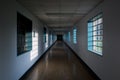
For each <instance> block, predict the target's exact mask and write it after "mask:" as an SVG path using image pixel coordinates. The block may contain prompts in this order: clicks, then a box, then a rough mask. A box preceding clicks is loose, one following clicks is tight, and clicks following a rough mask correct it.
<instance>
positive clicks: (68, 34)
mask: <svg viewBox="0 0 120 80" xmlns="http://www.w3.org/2000/svg"><path fill="white" fill-rule="evenodd" d="M68 41H71V39H70V32H68Z"/></svg>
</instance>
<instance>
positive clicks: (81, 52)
mask: <svg viewBox="0 0 120 80" xmlns="http://www.w3.org/2000/svg"><path fill="white" fill-rule="evenodd" d="M119 7H120V5H119V0H105V1H104V2H103V3H101V4H100V5H98V6H97V7H96V8H95V9H94V10H92V11H91V12H89V14H87V15H86V16H85V17H84V18H83V19H82V20H81V21H80V22H78V23H77V24H76V25H77V29H78V31H77V44H73V42H69V41H67V40H66V39H65V41H66V43H67V44H68V45H69V46H70V47H71V48H72V49H73V50H74V51H75V52H76V53H77V55H78V56H79V57H80V58H81V59H82V60H83V61H84V62H85V63H86V64H87V65H88V66H89V67H90V68H91V69H92V70H93V71H94V72H95V73H96V74H97V75H98V76H99V77H100V78H101V80H119V79H120V61H119V60H120V54H119V53H120V47H119V45H120V43H119V41H120V37H119V34H120V9H119ZM99 12H103V26H104V27H103V56H99V55H96V54H94V53H93V52H90V51H88V50H87V21H88V20H89V19H90V18H92V17H94V16H95V15H97V14H98V13H99ZM70 31H72V29H71V30H70ZM71 37H72V35H71Z"/></svg>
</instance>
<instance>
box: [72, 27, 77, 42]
mask: <svg viewBox="0 0 120 80" xmlns="http://www.w3.org/2000/svg"><path fill="white" fill-rule="evenodd" d="M73 43H75V44H76V43H77V29H76V28H74V29H73Z"/></svg>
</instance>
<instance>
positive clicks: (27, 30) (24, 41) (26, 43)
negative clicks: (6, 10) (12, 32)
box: [17, 13, 32, 55]
mask: <svg viewBox="0 0 120 80" xmlns="http://www.w3.org/2000/svg"><path fill="white" fill-rule="evenodd" d="M30 50H32V21H31V20H29V19H28V18H26V17H25V16H23V15H21V14H20V13H17V55H20V54H22V53H24V52H27V51H30Z"/></svg>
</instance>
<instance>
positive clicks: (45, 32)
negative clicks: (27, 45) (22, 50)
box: [43, 27, 47, 43]
mask: <svg viewBox="0 0 120 80" xmlns="http://www.w3.org/2000/svg"><path fill="white" fill-rule="evenodd" d="M46 34H47V30H46V28H45V27H44V36H43V40H44V43H46Z"/></svg>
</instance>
